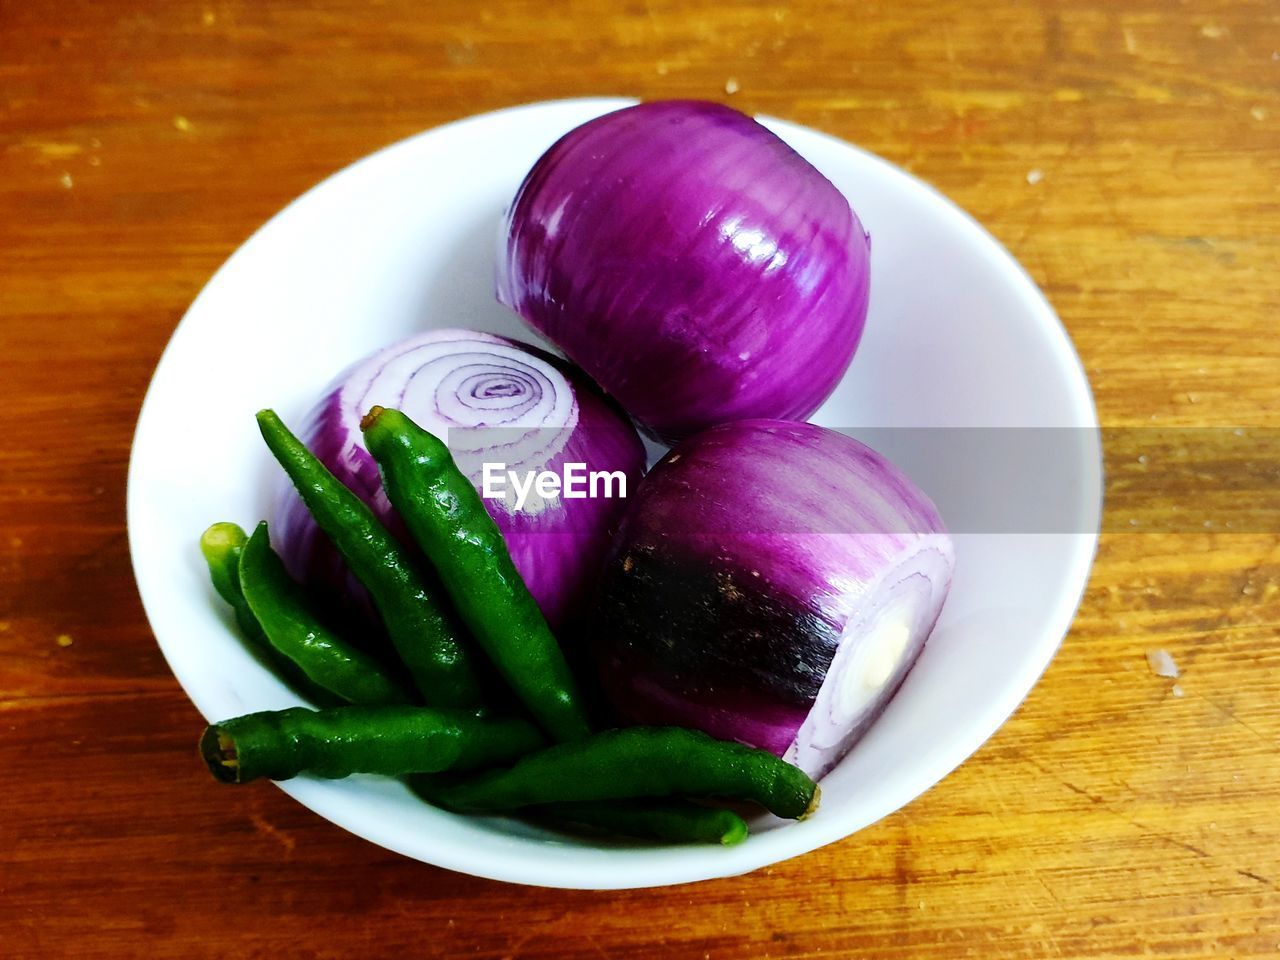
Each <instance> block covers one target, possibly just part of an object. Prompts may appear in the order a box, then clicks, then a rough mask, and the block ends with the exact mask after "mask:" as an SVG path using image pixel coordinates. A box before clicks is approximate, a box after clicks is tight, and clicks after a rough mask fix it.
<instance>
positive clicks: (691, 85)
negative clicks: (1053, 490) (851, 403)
mask: <svg viewBox="0 0 1280 960" xmlns="http://www.w3.org/2000/svg"><path fill="white" fill-rule="evenodd" d="M730 91H733V92H732V93H730ZM602 93H618V94H628V95H633V96H641V97H649V98H655V97H670V96H688V97H704V98H711V99H723V100H726V101H728V102H730V103H732V104H734V105H735V106H738V107H740V108H742V109H744V110H748V111H756V112H767V113H770V114H775V115H778V116H782V117H785V118H787V119H790V120H794V121H797V122H800V123H805V124H810V125H812V126H814V127H817V128H819V129H822V130H825V131H828V132H830V133H832V134H835V135H837V136H840V137H844V138H847V139H849V140H851V141H853V142H855V143H858V144H860V145H861V146H863V147H866V148H868V149H870V150H872V151H874V152H876V153H878V154H880V155H881V156H884V157H886V158H888V159H889V160H891V161H893V162H895V163H897V164H900V165H902V166H903V167H905V168H907V169H908V170H911V171H912V172H914V173H916V174H917V175H919V176H921V177H923V178H924V179H926V180H928V181H929V182H931V183H933V184H935V185H936V186H937V187H938V188H939V189H941V190H942V191H943V192H945V193H946V194H948V195H949V196H951V197H952V198H954V199H955V200H956V201H958V202H959V203H960V204H961V205H962V206H964V207H965V208H966V209H967V210H969V211H970V212H972V213H973V214H974V216H976V217H977V218H978V219H979V220H980V221H982V222H983V223H984V224H985V225H986V226H987V227H988V228H989V229H990V230H991V231H992V232H994V233H995V235H996V236H997V237H999V238H1000V239H1001V240H1002V241H1003V242H1004V243H1005V244H1006V245H1007V246H1008V247H1009V249H1010V250H1011V251H1012V252H1013V253H1014V255H1015V256H1017V257H1018V258H1019V259H1020V260H1021V261H1022V262H1023V263H1024V264H1025V265H1026V266H1027V268H1028V269H1029V270H1030V272H1031V273H1032V275H1033V276H1034V277H1035V279H1036V280H1037V282H1039V283H1040V284H1041V286H1042V287H1043V288H1044V290H1045V291H1046V293H1047V294H1048V296H1049V298H1050V300H1051V301H1052V302H1053V303H1054V305H1055V307H1056V308H1057V310H1058V311H1059V313H1060V314H1061V316H1062V318H1063V321H1064V322H1065V323H1066V325H1067V327H1068V328H1069V330H1070V332H1071V335H1072V337H1073V338H1074V340H1075V343H1076V345H1077V347H1078V348H1079V351H1080V353H1081V356H1082V357H1083V359H1084V362H1085V365H1086V367H1087V369H1088V372H1089V375H1090V378H1091V380H1092V382H1093V387H1094V390H1095V393H1096V397H1097V402H1098V406H1099V410H1100V413H1101V417H1102V419H1103V421H1104V423H1105V424H1107V425H1108V426H1112V427H1142V426H1147V425H1150V424H1152V423H1157V424H1159V425H1162V426H1170V425H1197V426H1209V427H1231V426H1237V425H1244V426H1250V427H1269V428H1275V427H1280V337H1278V336H1277V334H1276V329H1277V320H1278V319H1280V295H1278V293H1277V291H1278V289H1280V280H1278V278H1280V6H1278V5H1277V4H1276V3H1274V2H1269V3H1251V2H1243V0H1203V2H1174V0H1123V2H1111V0H1080V2H1043V3H1039V4H1036V3H1018V2H1012V0H992V2H990V3H986V4H973V3H960V2H955V0H937V2H930V3H914V4H901V3H894V2H887V0H881V2H865V3H841V2H837V0H829V2H802V3H782V2H773V3H759V2H751V3H707V2H702V0H682V2H667V0H631V2H628V3H624V4H616V5H615V4H603V3H601V4H597V3H586V2H578V0H568V2H560V3H554V4H552V3H547V2H545V0H539V2H534V0H471V2H466V3H463V2H452V0H439V2H434V3H415V2H410V0H380V2H375V0H344V2H338V0H334V2H314V3H312V2H307V3H302V2H299V3H288V2H275V0H273V2H249V0H245V2H232V0H227V2H215V0H208V2H205V3H187V2H165V3H155V2H146V0H99V2H87V0H63V2H60V3H56V4H55V3H50V2H40V0H0V391H2V392H3V403H0V436H2V437H3V443H0V770H3V773H4V776H3V787H2V788H0V957H5V958H9V960H16V958H49V957H63V956H66V957H86V958H108V957H134V956H147V957H156V958H167V957H174V958H201V957H220V956H236V957H242V958H255V957H303V958H331V957H334V958H336V957H368V958H373V957H391V956H395V957H476V958H491V960H501V958H512V960H514V958H523V960H601V958H612V960H642V958H643V960H647V958H681V960H683V958H690V960H731V958H741V960H748V958H750V960H759V958H801V957H804V958H818V957H830V958H841V957H898V958H953V957H978V958H1006V957H1028V958H1031V957H1035V958H1038V957H1063V958H1072V957H1131V956H1134V955H1140V956H1170V957H1173V956H1177V957H1275V956H1280V893H1278V892H1277V884H1280V823H1278V821H1280V818H1278V816H1277V813H1278V811H1280V759H1278V758H1277V746H1278V745H1280V643H1278V642H1277V625H1278V621H1280V539H1278V537H1277V530H1275V529H1267V528H1266V527H1265V526H1263V525H1259V526H1257V527H1256V528H1255V529H1253V531H1252V532H1223V531H1219V530H1206V531H1203V532H1191V531H1184V532H1177V531H1174V532H1166V533H1159V534H1156V533H1134V534H1129V533H1124V532H1110V533H1108V534H1107V535H1106V536H1105V537H1104V539H1103V542H1102V545H1101V549H1100V551H1099V554H1098V559H1097V564H1096V567H1095V570H1094V574H1093V578H1092V581H1091V584H1090V587H1089V590H1088V593H1087V595H1086V597H1085V599H1084V603H1083V605H1082V607H1081V609H1080V613H1079V615H1078V617H1077V619H1076V622H1075V625H1074V627H1073V628H1072V631H1071V634H1070V636H1069V637H1068V638H1067V640H1066V642H1065V644H1064V646H1063V648H1062V651H1061V653H1060V654H1059V656H1058V657H1057V659H1056V660H1055V661H1054V663H1053V665H1052V666H1051V668H1050V669H1049V671H1048V672H1047V674H1046V675H1045V677H1044V678H1043V680H1042V681H1041V682H1040V684H1039V686H1037V687H1036V689H1035V691H1034V692H1033V693H1032V695H1031V696H1030V698H1029V699H1028V701H1027V702H1026V703H1025V705H1024V706H1023V707H1022V708H1021V709H1020V710H1019V711H1018V712H1017V714H1016V715H1015V716H1014V717H1013V718H1012V719H1011V720H1010V721H1009V722H1008V723H1007V724H1006V725H1005V726H1004V728H1003V729H1001V730H1000V732H999V733H998V734H997V735H996V736H995V737H994V738H993V739H992V740H991V741H990V742H989V743H988V744H987V745H986V746H984V747H983V748H982V749H981V750H980V751H979V752H978V754H977V755H976V756H975V757H974V758H973V759H971V760H970V761H969V762H968V763H966V764H965V765H964V766H963V767H962V768H961V769H959V770H958V771H956V772H955V773H954V774H953V775H951V776H950V777H948V778H947V779H946V780H945V781H943V783H941V784H940V785H939V786H937V787H935V788H934V789H933V790H931V791H930V792H929V793H927V794H926V795H925V796H923V797H921V798H920V799H918V800H917V801H915V802H914V803H912V804H911V805H910V806H908V807H907V808H906V809H904V810H902V811H900V812H898V813H897V814H895V815H893V816H890V817H888V818H887V819H885V820H884V821H883V822H881V823H879V824H876V825H875V826H873V827H871V828H869V829H867V830H865V831H863V832H861V833H859V834H858V835H856V836H854V837H851V838H849V839H847V840H845V841H843V842H841V843H837V844H835V845H833V846H830V847H828V848H825V849H823V850H821V851H818V852H816V853H813V854H811V855H808V856H805V857H802V858H799V859H796V860H793V861H790V862H787V863H783V864H780V865H778V866H776V867H773V868H771V869H766V870H762V871H759V872H757V873H755V874H752V875H749V876H745V877H740V878H736V879H729V880H722V881H714V882H708V883H702V884H696V885H689V886H682V887H676V888H669V889H657V890H641V891H635V892H629V893H609V894H605V893H591V892H563V891H549V890H539V889H530V888H521V887H516V886H507V885H503V884H500V883H493V882H489V881H483V880H477V879H473V878H469V877H465V876H460V875H456V874H451V873H447V872H445V871H442V870H438V869H435V868H432V867H428V866H425V865H422V864H419V863H416V862H413V861H410V860H406V859H403V858H401V857H398V856H396V855H394V854H391V853H388V852H386V851H384V850H381V849H379V848H378V847H375V846H373V845H371V844H368V843H366V842H364V841H361V840H358V839H355V838H354V837H351V836H349V835H347V834H345V833H344V832H342V831H341V830H339V829H337V828H335V827H333V826H331V825H329V824H327V823H325V822H324V821H322V820H321V819H320V818H318V817H316V816H315V815H313V814H311V813H309V812H308V811H307V810H305V809H303V808H302V807H300V806H298V805H297V804H295V803H294V802H293V801H291V800H289V799H288V798H287V797H286V796H285V795H284V794H283V793H281V792H280V791H278V790H275V789H273V788H271V787H270V786H268V785H259V787H258V788H252V789H251V788H246V789H243V790H227V789H217V788H215V787H214V786H213V785H212V784H211V783H210V782H209V777H208V775H207V773H206V772H205V771H204V770H203V769H202V768H201V767H200V765H199V763H198V762H197V761H196V758H195V756H194V751H193V742H194V738H195V736H196V734H197V732H198V730H199V728H200V726H201V720H200V717H199V716H198V715H197V713H196V711H195V709H194V708H193V707H192V706H191V704H190V703H189V702H188V701H187V699H186V698H185V696H184V695H183V693H182V691H181V690H180V689H179V688H178V685H177V683H176V682H175V681H174V679H173V677H172V676H171V675H170V673H169V671H168V670H167V669H166V666H165V663H164V661H163V660H162V658H161V656H160V653H159V651H158V649H157V647H156V645H155V642H154V640H153V638H152V636H151V635H150V632H149V630H148V627H147V624H146V621H145V619H144V617H143V612H142V608H141V606H140V604H139V601H138V597H137V593H136V591H135V588H134V585H133V581H132V577H131V574H130V568H129V559H128V552H127V543H126V536H125V522H124V486H125V471H126V461H127V457H128V453H129V444H130V440H131V434H132V430H133V425H134V422H135V418H136V416H137V411H138V407H139V404H140V402H141V398H142V395H143V392H144V390H145V388H146V386H147V382H148V379H149V377H150V374H151V371H152V368H153V366H154V364H155V362H156V360H157V358H158V357H159V355H160V352H161V350H162V349H163V347H164V345H165V342H166V340H167V338H168V337H169V335H170V333H171V331H172V330H173V327H174V325H175V323H176V322H177V321H178V319H179V318H180V317H181V315H182V313H183V311H184V310H185V308H186V306H187V304H188V303H189V302H190V301H191V299H192V298H193V297H194V296H195V294H196V292H197V291H198V290H199V289H200V287H201V285H202V284H203V283H204V282H205V281H206V280H207V279H208V277H209V275H210V274H211V273H212V272H213V271H214V270H215V269H216V268H217V266H218V265H219V264H220V263H221V262H222V261H223V260H224V259H225V258H226V257H227V256H228V255H229V254H230V253H231V252H232V251H233V250H234V249H235V248H236V247H237V246H238V245H239V244H240V243H241V242H242V241H243V240H244V239H245V238H246V236H248V234H249V233H250V232H251V231H252V230H253V229H254V228H255V227H256V226H257V225H259V224H260V223H261V222H262V221H263V220H265V219H266V218H267V217H269V216H270V215H271V214H272V213H273V212H274V211H276V210H277V209H278V208H279V207H281V206H282V205H283V204H285V203H286V202H288V201H289V200H290V199H291V198H293V197H294V196H296V195H297V194H298V193H300V192H301V191H303V190H305V189H306V188H307V187H309V186H311V185H312V184H314V183H315V182H316V181H317V180H319V179H321V178H322V177H324V176H326V175H327V174H329V173H331V172H333V171H335V170H337V169H339V168H340V167H342V166H344V165H345V164H347V163H349V162H351V161H352V160H355V159H356V158H358V157H360V156H362V155H364V154H366V153H368V152H370V151H371V150H374V149H375V148H377V147H380V146H383V145H385V144H387V143H390V142H392V141H394V140H397V139H399V138H402V137H404V136H407V135H409V134H412V133H415V132H417V131H419V130H422V129H424V128H427V127H431V126H434V125H436V124H439V123H442V122H445V121H448V120H452V119H455V118H458V117H462V116H465V115H467V114H472V113H476V112H478V111H483V110H488V109H491V108H496V107H500V106H506V105H510V104H515V103H520V102H526V101H533V100H542V99H547V98H554V97H566V96H575V95H586V94H602ZM1130 452H1131V451H1130ZM1128 461H1129V453H1124V454H1122V455H1120V456H1119V457H1117V455H1116V454H1115V453H1113V455H1112V459H1111V466H1112V468H1113V470H1116V471H1118V472H1121V473H1122V472H1123V468H1126V467H1128V466H1130V464H1129V462H1128ZM1264 492H1265V491H1261V492H1260V495H1261V493H1264ZM1150 649H1166V650H1168V651H1169V652H1170V653H1171V654H1172V655H1173V657H1174V659H1175V660H1176V661H1177V662H1178V664H1179V665H1180V666H1181V668H1182V670H1183V675H1182V677H1181V678H1180V680H1179V681H1178V683H1179V690H1178V691H1174V690H1173V682H1172V681H1170V680H1166V679H1162V678H1159V677H1156V676H1154V675H1153V674H1152V673H1151V672H1150V671H1149V669H1148V667H1147V664H1146V661H1145V659H1144V654H1145V651H1147V650H1150ZM1178 692H1181V693H1182V694H1183V695H1182V696H1177V695H1176V693H1178Z"/></svg>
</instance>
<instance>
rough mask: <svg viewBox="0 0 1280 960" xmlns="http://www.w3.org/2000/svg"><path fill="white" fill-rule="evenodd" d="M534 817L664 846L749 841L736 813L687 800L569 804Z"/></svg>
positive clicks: (545, 807) (557, 805) (538, 810)
mask: <svg viewBox="0 0 1280 960" xmlns="http://www.w3.org/2000/svg"><path fill="white" fill-rule="evenodd" d="M527 812H528V813H529V815H530V816H536V817H544V818H546V819H548V820H554V821H558V822H561V823H568V824H576V825H580V826H584V827H591V828H593V829H596V830H603V831H604V832H606V833H612V834H616V835H618V836H623V837H638V838H640V839H642V840H661V841H663V842H664V843H719V844H723V845H724V846H726V847H731V846H734V845H736V844H739V843H741V842H742V841H743V840H745V839H747V823H746V821H745V820H743V819H742V818H741V817H740V816H738V815H737V814H736V813H734V812H733V811H732V810H721V809H719V808H716V807H703V806H699V805H698V804H696V803H689V802H688V801H684V800H608V801H601V802H591V801H572V800H570V801H565V802H563V803H548V804H545V805H543V806H540V807H532V808H530V809H529V810H528V811H527Z"/></svg>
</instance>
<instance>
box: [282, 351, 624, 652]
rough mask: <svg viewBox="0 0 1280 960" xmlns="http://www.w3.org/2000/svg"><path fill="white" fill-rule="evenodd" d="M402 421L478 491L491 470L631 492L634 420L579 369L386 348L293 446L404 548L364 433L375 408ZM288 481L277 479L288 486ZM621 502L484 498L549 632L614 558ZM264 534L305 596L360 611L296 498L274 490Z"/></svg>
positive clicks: (327, 400)
mask: <svg viewBox="0 0 1280 960" xmlns="http://www.w3.org/2000/svg"><path fill="white" fill-rule="evenodd" d="M375 404H376V405H382V406H385V407H394V408H398V409H401V410H403V411H404V412H405V413H406V414H408V415H409V416H411V417H413V418H414V419H415V420H416V421H417V422H418V423H419V424H420V425H421V426H422V427H423V428H424V429H427V430H429V431H431V432H432V433H434V434H436V435H437V436H439V437H441V438H442V439H444V440H446V441H447V442H448V443H449V444H450V447H451V449H452V450H453V451H454V452H455V453H456V454H457V456H458V459H459V463H460V466H461V468H462V470H463V472H464V473H465V474H466V475H467V477H468V479H469V480H470V481H471V482H472V484H473V485H474V486H475V487H476V488H477V489H479V488H480V487H481V486H482V484H483V476H482V472H483V470H482V468H483V465H484V463H485V462H486V461H501V462H502V463H503V464H505V465H506V466H507V467H508V468H509V469H512V470H520V471H529V470H543V469H550V470H558V469H559V468H560V467H562V465H563V464H565V463H571V462H573V463H583V464H585V465H586V467H587V469H589V470H592V471H607V472H619V473H621V474H622V475H624V476H625V477H626V478H627V481H628V485H629V486H633V485H634V484H635V483H636V482H637V481H638V480H639V478H640V475H641V473H642V472H643V469H644V447H643V445H642V444H641V442H640V438H639V436H638V435H637V434H636V431H635V429H634V428H633V427H632V425H631V423H630V421H629V420H628V419H627V418H626V416H625V415H624V414H623V413H621V412H620V411H619V410H618V409H617V407H616V406H615V405H614V404H613V403H611V402H610V401H609V400H608V399H607V398H606V397H604V396H603V395H601V393H600V391H599V390H598V389H597V388H596V387H595V386H594V385H593V384H592V383H591V382H590V381H589V380H588V379H587V378H586V377H584V376H583V375H582V373H581V372H580V371H578V370H575V369H574V368H572V367H571V366H569V365H568V364H566V363H564V361H562V360H560V359H558V358H555V357H552V356H551V355H549V354H547V353H545V352H544V351H542V350H538V349H537V348H535V347H531V346H529V345H527V344H523V343H519V342H518V341H515V340H509V339H507V338H505V337H499V336H496V335H494V334H489V333H480V332H478V331H474V330H462V329H456V328H444V329H438V330H432V331H429V332H426V333H421V334H418V335H416V336H413V337H409V338H408V339H405V340H402V341H399V342H398V343H395V344H392V345H391V346H388V347H386V348H385V349H383V350H380V351H378V352H377V353H374V354H372V355H370V356H368V357H366V358H364V359H362V360H360V361H358V362H356V363H355V364H353V365H352V366H351V367H349V368H348V369H347V370H345V371H343V372H342V373H341V374H339V375H338V377H336V378H335V380H334V381H333V383H332V384H331V385H330V387H329V388H327V389H326V390H325V391H324V392H323V394H322V395H321V397H320V399H319V400H318V401H317V402H316V403H315V405H314V406H313V407H312V409H311V412H310V413H309V414H308V415H307V416H306V417H305V418H304V420H303V422H302V426H301V429H300V430H299V431H298V433H299V438H300V439H301V440H302V442H303V443H305V444H306V445H307V446H308V447H310V448H311V449H312V450H313V451H314V452H315V454H316V456H317V457H318V458H319V459H320V461H321V462H322V463H323V464H324V465H325V466H326V467H327V468H328V469H329V470H331V471H333V473H334V475H335V476H336V477H337V478H338V480H340V481H341V482H342V483H343V484H345V485H346V486H348V487H350V488H351V489H352V490H353V491H354V492H355V493H356V494H357V495H358V496H359V497H360V498H361V499H362V500H363V501H364V502H365V503H366V504H367V505H368V506H369V507H370V509H371V510H372V511H373V513H374V515H375V516H376V517H377V519H378V520H379V521H380V522H382V523H383V524H385V525H386V526H387V527H388V528H389V529H390V530H391V531H392V532H393V533H394V534H396V535H397V536H398V537H399V539H401V540H402V541H404V542H406V543H408V542H410V537H409V535H408V532H407V531H406V530H405V529H404V526H403V524H402V523H401V522H400V520H399V518H398V517H397V516H396V513H395V511H394V510H393V508H392V506H391V503H390V501H389V500H388V499H387V496H386V493H385V492H384V491H383V489H382V480H381V477H380V476H379V473H378V465H377V463H376V462H375V461H374V458H373V456H372V455H371V454H370V453H369V451H368V449H367V448H366V446H365V443H364V437H363V435H362V433H361V430H360V419H361V417H363V416H364V414H365V413H366V412H367V411H368V410H369V408H370V407H371V406H374V405H375ZM282 481H283V478H282ZM622 506H623V501H622V500H621V499H609V498H604V497H599V498H578V499H572V498H566V497H560V498H558V499H555V500H545V499H541V500H533V501H531V502H527V503H524V504H521V505H520V506H517V505H516V503H515V502H514V500H513V499H511V498H507V499H486V500H485V508H486V509H487V510H488V511H489V513H490V515H491V516H492V517H493V519H494V522H495V523H497V524H498V527H499V529H500V530H501V531H502V533H503V536H504V537H505V539H506V543H507V548H508V549H509V550H510V552H511V557H512V560H513V561H514V563H515V566H516V569H517V570H518V571H519V572H520V575H521V577H522V578H523V579H524V581H525V583H526V584H527V585H528V587H529V590H530V592H531V593H532V594H533V596H534V598H535V599H536V600H537V602H538V606H539V607H540V608H541V610H542V612H543V614H544V615H545V616H546V618H547V620H548V621H549V622H550V623H551V624H552V626H553V627H557V628H558V627H560V626H561V625H563V624H564V623H565V621H566V620H567V619H568V618H569V617H570V616H571V615H572V613H573V612H574V611H575V610H577V609H579V608H580V607H581V606H582V605H583V603H584V602H585V598H586V595H587V593H588V591H589V590H590V588H591V584H592V581H593V579H594V578H595V577H596V576H597V575H598V574H599V570H600V567H601V564H602V562H603V558H604V555H605V553H606V552H607V550H608V544H609V533H610V530H611V529H612V527H613V526H614V525H615V524H616V522H617V520H618V517H619V515H620V512H621V509H622ZM270 522H271V529H272V534H273V537H274V539H275V543H276V544H277V546H278V547H279V549H280V552H281V556H282V559H283V560H284V562H285V565H286V566H287V567H288V569H289V572H290V573H291V574H293V576H294V577H296V578H297V579H299V580H300V581H302V582H303V583H304V584H306V585H307V586H309V587H311V588H312V589H313V590H318V591H322V592H326V593H328V594H330V595H337V596H343V597H353V598H357V601H356V604H355V605H356V606H358V607H361V608H362V611H363V612H365V613H368V612H370V611H369V610H368V607H369V604H368V603H367V602H364V597H365V594H364V588H363V587H362V586H361V584H360V583H359V582H358V581H357V580H356V579H355V578H354V577H353V576H352V575H351V573H350V572H349V570H348V568H347V565H346V564H345V563H344V561H343V559H342V557H341V556H340V555H339V553H338V552H337V551H336V550H335V549H334V548H333V546H332V545H331V543H330V542H329V541H328V539H327V538H326V537H325V536H324V534H323V533H321V531H320V529H319V527H318V526H317V525H316V522H315V520H314V519H313V518H312V516H311V514H310V513H309V512H308V510H307V509H306V507H305V506H304V505H303V503H302V500H301V498H300V497H299V495H298V493H297V491H296V490H295V489H294V487H293V485H292V484H290V483H287V482H281V483H280V485H279V488H278V493H277V495H276V498H275V502H274V505H273V508H272V510H271V514H270Z"/></svg>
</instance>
